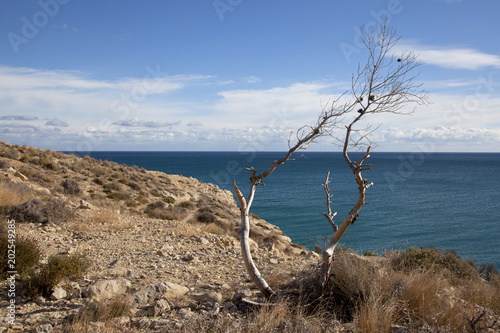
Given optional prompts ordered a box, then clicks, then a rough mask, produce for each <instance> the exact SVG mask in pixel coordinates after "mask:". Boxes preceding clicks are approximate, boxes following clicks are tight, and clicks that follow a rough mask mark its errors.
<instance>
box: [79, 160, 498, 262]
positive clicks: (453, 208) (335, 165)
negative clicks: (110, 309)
mask: <svg viewBox="0 0 500 333" xmlns="http://www.w3.org/2000/svg"><path fill="white" fill-rule="evenodd" d="M80 154H81V153H80ZM88 155H90V156H91V157H94V158H97V159H102V160H110V161H114V162H118V163H124V164H127V165H137V166H139V167H144V168H145V169H148V170H158V171H163V172H165V173H169V174H181V175H184V176H192V177H195V178H197V179H199V180H201V181H204V182H210V183H214V184H217V185H219V186H220V187H221V188H224V189H228V190H230V191H232V184H231V182H232V179H235V180H236V182H237V184H238V185H239V187H240V189H241V190H242V192H243V193H244V194H246V192H247V191H248V183H249V175H250V173H249V172H248V171H246V170H244V169H243V167H254V168H255V169H257V170H259V171H263V170H265V169H267V168H269V166H270V165H271V161H273V160H276V159H279V158H281V157H282V156H283V155H284V154H283V153H280V152H258V153H255V152H92V153H88ZM356 158H359V156H358V157H356V156H354V159H356ZM366 163H371V164H373V169H372V170H369V171H365V172H364V173H363V176H364V178H366V179H367V180H369V181H370V182H373V183H374V186H373V187H372V188H369V189H368V191H367V197H366V201H367V202H368V203H369V204H368V205H366V206H364V207H363V209H362V210H361V212H360V216H359V218H358V220H357V221H356V222H355V223H354V224H353V225H352V226H351V227H349V229H348V231H347V233H346V234H345V235H344V237H343V238H342V240H341V243H342V245H343V246H344V247H349V248H352V249H354V250H356V251H358V252H360V253H363V252H365V251H373V252H377V253H383V252H384V251H385V250H390V249H406V248H407V247H409V246H416V247H420V246H422V245H423V246H427V247H430V246H434V247H437V248H440V249H455V250H456V251H457V253H458V254H459V255H460V256H462V257H463V258H465V259H471V260H473V261H474V262H475V263H476V264H479V263H482V262H487V263H494V264H495V265H496V266H497V267H500V200H499V196H498V191H499V189H500V179H499V176H500V172H499V171H500V154H498V153H432V154H425V153H380V152H376V153H372V157H370V158H369V159H368V160H367V161H366V162H365V164H366ZM328 171H331V176H330V177H331V183H330V186H331V191H332V194H333V197H332V210H333V211H336V212H338V215H337V217H336V218H335V220H336V222H337V223H339V224H340V223H341V221H342V218H343V217H344V216H346V215H347V214H348V213H349V211H350V209H351V208H352V207H353V205H354V204H355V202H356V200H357V185H356V183H355V180H354V176H353V174H352V172H351V170H350V169H349V168H348V167H347V165H346V163H345V162H344V160H343V157H342V155H341V153H326V152H303V153H300V154H297V155H296V156H295V159H294V160H292V161H288V162H287V163H285V164H284V165H282V166H280V167H278V168H277V169H276V170H275V172H274V173H273V174H271V175H270V176H269V177H268V178H266V179H265V181H264V182H265V183H266V185H265V186H261V187H259V188H258V189H257V192H256V197H255V201H254V203H253V206H252V210H251V211H252V212H253V213H254V214H257V215H259V216H260V217H262V218H263V219H265V220H267V221H268V222H270V223H273V224H275V225H277V226H279V227H280V228H281V230H283V232H284V233H285V234H286V235H288V236H289V237H290V238H291V239H292V241H294V242H295V243H299V244H302V245H304V246H306V247H308V248H312V247H313V246H314V245H315V244H323V242H324V239H327V238H329V236H330V235H331V233H332V229H331V227H330V225H329V224H328V222H327V220H326V219H325V217H324V216H323V213H324V212H326V205H325V202H326V197H325V192H324V190H323V188H322V186H321V184H322V183H323V182H324V180H325V177H326V174H327V172H328Z"/></svg>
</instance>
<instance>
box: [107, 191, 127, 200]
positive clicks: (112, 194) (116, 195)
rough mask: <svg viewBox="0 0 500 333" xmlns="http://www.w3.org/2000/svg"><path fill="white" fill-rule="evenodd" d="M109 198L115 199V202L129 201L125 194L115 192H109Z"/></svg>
mask: <svg viewBox="0 0 500 333" xmlns="http://www.w3.org/2000/svg"><path fill="white" fill-rule="evenodd" d="M107 197H108V198H110V199H113V200H125V199H127V196H125V195H124V194H123V193H121V192H113V191H110V192H108V194H107Z"/></svg>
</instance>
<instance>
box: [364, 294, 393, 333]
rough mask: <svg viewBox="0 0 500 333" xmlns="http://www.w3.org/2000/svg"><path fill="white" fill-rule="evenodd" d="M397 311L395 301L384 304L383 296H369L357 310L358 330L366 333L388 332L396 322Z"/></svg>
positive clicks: (391, 300) (390, 300) (391, 299)
mask: <svg viewBox="0 0 500 333" xmlns="http://www.w3.org/2000/svg"><path fill="white" fill-rule="evenodd" d="M397 309H398V307H397V302H396V300H395V299H393V298H390V299H389V300H387V301H385V302H384V297H383V295H370V297H369V298H368V300H366V302H363V303H362V304H361V305H360V306H359V309H358V310H357V315H356V317H357V318H356V322H357V324H358V327H359V330H360V331H361V332H366V333H378V332H389V329H390V327H391V325H393V324H395V323H396V322H397Z"/></svg>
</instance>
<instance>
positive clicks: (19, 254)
mask: <svg viewBox="0 0 500 333" xmlns="http://www.w3.org/2000/svg"><path fill="white" fill-rule="evenodd" d="M9 245H12V243H11V242H9V237H8V233H7V228H5V227H3V226H2V228H0V277H1V278H2V279H3V278H6V277H7V271H12V269H10V267H9V260H8V259H9V253H8V249H9ZM14 245H15V271H17V273H18V274H19V275H20V276H21V278H23V279H24V278H26V277H28V276H29V275H31V274H32V273H33V269H34V267H35V266H36V265H37V264H38V262H39V260H40V258H41V255H42V250H41V248H40V246H39V244H38V243H37V242H36V241H35V240H34V239H33V238H30V237H26V236H21V235H19V234H17V235H16V237H15V242H14Z"/></svg>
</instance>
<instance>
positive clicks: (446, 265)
mask: <svg viewBox="0 0 500 333" xmlns="http://www.w3.org/2000/svg"><path fill="white" fill-rule="evenodd" d="M391 264H392V266H393V268H394V269H395V270H403V271H407V272H408V271H413V270H421V271H439V270H443V269H445V270H447V271H449V272H450V273H451V274H452V275H453V276H455V277H457V278H461V279H474V278H477V277H478V276H479V274H478V273H477V268H476V267H475V266H474V264H472V263H469V262H466V261H465V260H463V259H462V258H460V257H459V256H458V255H457V254H456V252H455V251H453V250H445V251H440V250H438V249H434V248H430V249H426V248H421V249H418V250H417V249H416V248H414V247H410V248H408V250H407V251H406V252H400V253H398V254H396V255H394V256H393V258H392V259H391Z"/></svg>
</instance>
